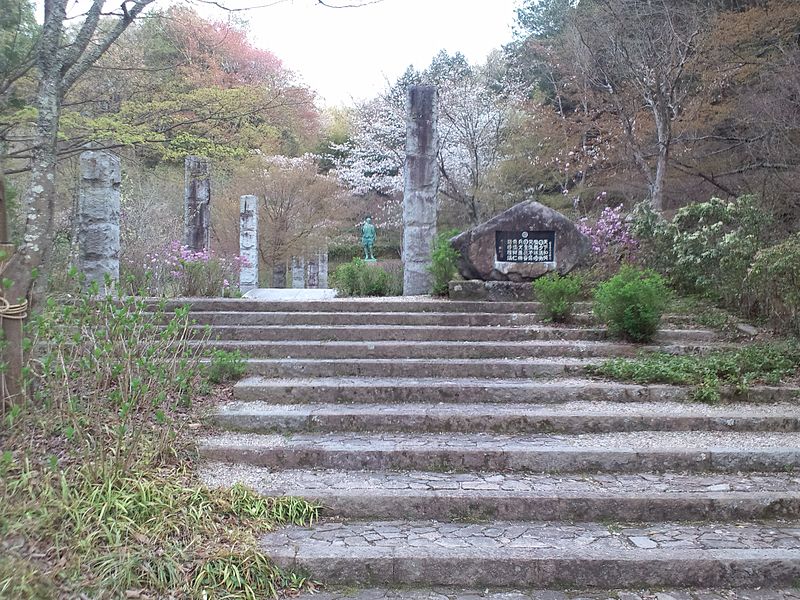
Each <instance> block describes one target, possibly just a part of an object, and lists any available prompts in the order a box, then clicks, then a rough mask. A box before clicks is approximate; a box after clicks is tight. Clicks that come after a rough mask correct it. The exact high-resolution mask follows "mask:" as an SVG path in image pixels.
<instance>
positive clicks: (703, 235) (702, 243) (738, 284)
mask: <svg viewBox="0 0 800 600" xmlns="http://www.w3.org/2000/svg"><path fill="white" fill-rule="evenodd" d="M769 227H770V218H769V216H768V214H767V212H766V211H765V210H764V209H763V207H762V206H760V205H759V203H758V200H757V198H756V197H755V196H742V197H740V198H737V199H736V200H734V201H732V202H728V201H726V200H720V199H719V198H712V199H711V200H709V201H708V202H699V203H696V204H691V205H689V206H685V207H683V208H681V209H680V210H678V212H677V213H676V214H675V217H674V218H673V219H672V221H666V220H664V218H663V217H662V216H661V215H659V214H658V213H655V212H653V210H652V209H651V208H650V207H649V205H647V204H640V205H639V206H637V207H636V209H635V210H634V234H635V235H636V236H637V238H638V239H639V241H640V244H641V245H640V254H641V256H642V258H643V259H644V261H645V263H646V264H647V265H648V266H649V267H651V268H653V269H655V270H657V271H659V272H660V273H662V274H664V275H666V276H667V277H669V279H670V280H671V282H672V283H673V285H675V286H676V287H677V288H678V289H680V290H681V291H684V292H689V293H697V294H703V295H707V296H710V297H712V298H714V299H716V300H719V301H722V302H724V303H725V304H727V305H729V306H738V305H739V304H740V301H741V293H742V281H743V280H744V278H745V276H746V274H747V270H748V268H749V267H750V264H751V262H752V260H753V258H754V257H755V255H756V253H757V252H758V250H759V248H761V247H763V246H764V243H765V240H766V239H767V237H768V235H769Z"/></svg>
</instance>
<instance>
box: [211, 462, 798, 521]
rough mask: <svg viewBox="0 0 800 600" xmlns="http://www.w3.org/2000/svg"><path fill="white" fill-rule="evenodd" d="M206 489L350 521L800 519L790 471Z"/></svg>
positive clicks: (354, 474)
mask: <svg viewBox="0 0 800 600" xmlns="http://www.w3.org/2000/svg"><path fill="white" fill-rule="evenodd" d="M200 475H201V477H202V479H203V481H204V482H205V483H206V484H207V485H209V486H210V487H230V486H231V485H233V484H234V483H236V482H241V483H243V484H245V485H247V486H249V487H251V488H252V489H254V490H256V491H257V492H259V493H261V494H263V495H265V496H268V497H275V496H296V497H302V498H306V499H309V500H312V501H316V502H319V503H321V504H322V505H323V506H324V507H325V511H324V514H325V515H327V516H337V517H345V518H356V519H368V518H369V519H371V518H375V519H387V518H395V517H396V516H397V515H404V516H406V517H407V518H412V519H438V520H451V519H454V520H473V521H474V520H493V519H501V520H520V521H524V520H527V521H542V520H598V521H601V520H623V521H669V520H671V521H691V520H704V519H716V520H742V519H744V520H747V519H769V518H798V517H800V477H797V476H791V475H788V474H761V473H758V474H742V473H738V474H730V475H726V474H719V475H705V476H703V475H688V474H681V475H676V474H662V475H650V474H633V475H622V474H617V475H614V474H603V475H581V476H569V475H564V474H560V475H533V474H519V473H516V474H515V473H483V474H481V473H459V474H448V473H431V472H423V471H416V472H408V473H404V472H399V473H392V472H371V471H349V472H348V471H337V470H315V471H312V470H305V471H304V470H288V471H271V470H269V469H265V468H259V467H249V466H246V465H227V464H220V463H212V464H209V465H206V466H205V467H204V468H203V469H202V470H201V472H200Z"/></svg>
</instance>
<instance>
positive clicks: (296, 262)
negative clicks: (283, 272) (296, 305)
mask: <svg viewBox="0 0 800 600" xmlns="http://www.w3.org/2000/svg"><path fill="white" fill-rule="evenodd" d="M305 287H306V261H305V259H304V258H303V257H302V256H293V257H292V288H293V289H295V290H302V289H304V288H305Z"/></svg>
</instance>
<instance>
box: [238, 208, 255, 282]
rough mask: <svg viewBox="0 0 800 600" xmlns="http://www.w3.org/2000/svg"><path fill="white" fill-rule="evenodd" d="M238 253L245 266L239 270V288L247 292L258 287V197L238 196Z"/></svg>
mask: <svg viewBox="0 0 800 600" xmlns="http://www.w3.org/2000/svg"><path fill="white" fill-rule="evenodd" d="M239 255H240V256H242V257H243V258H245V259H247V266H243V267H242V268H241V270H240V271H239V290H240V291H241V292H242V293H245V292H249V291H250V290H252V289H253V288H257V287H258V198H257V197H256V196H242V197H241V198H239Z"/></svg>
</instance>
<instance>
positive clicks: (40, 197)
mask: <svg viewBox="0 0 800 600" xmlns="http://www.w3.org/2000/svg"><path fill="white" fill-rule="evenodd" d="M58 79H59V75H58V72H57V71H56V72H55V73H42V80H41V82H40V84H39V92H38V94H37V98H36V108H37V110H38V113H39V115H38V118H37V123H36V133H35V137H34V144H35V145H34V148H33V153H32V154H33V158H32V162H31V187H30V191H29V192H28V194H27V195H26V196H25V199H24V202H23V209H24V211H25V213H24V214H25V235H24V238H23V242H22V245H21V246H20V247H19V249H18V250H17V252H16V253H15V254H14V256H13V257H12V259H11V261H10V263H9V265H8V267H7V268H6V271H5V274H4V276H5V278H6V279H10V280H11V285H10V287H9V288H8V289H6V290H5V292H6V294H5V297H6V298H7V299H8V300H9V301H10V302H12V303H13V302H16V301H18V300H22V299H24V298H27V297H28V294H29V293H30V290H31V287H32V285H33V281H34V275H35V271H36V270H37V269H38V268H39V266H40V265H41V264H42V259H43V257H44V252H45V250H46V249H47V246H48V244H49V243H50V240H51V239H52V233H53V212H54V208H55V194H56V134H57V132H58V119H59V116H60V108H61V107H60V104H61V103H60V97H59V96H60V90H59V86H58Z"/></svg>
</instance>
